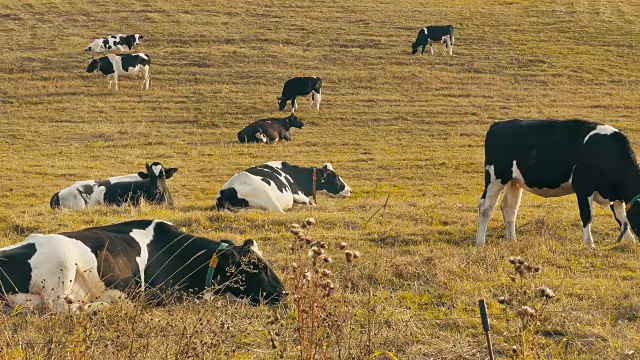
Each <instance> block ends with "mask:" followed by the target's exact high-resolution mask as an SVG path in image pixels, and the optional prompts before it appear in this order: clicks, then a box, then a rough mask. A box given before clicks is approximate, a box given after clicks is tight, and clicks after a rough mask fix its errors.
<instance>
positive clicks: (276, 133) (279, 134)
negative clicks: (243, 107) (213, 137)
mask: <svg viewBox="0 0 640 360" xmlns="http://www.w3.org/2000/svg"><path fill="white" fill-rule="evenodd" d="M303 126H304V123H303V122H302V121H300V119H298V117H296V116H295V115H294V114H291V115H289V116H287V117H285V118H281V119H262V120H258V121H255V122H253V123H251V124H250V125H247V127H245V128H244V129H242V130H240V131H239V132H238V140H239V141H240V142H241V143H251V142H263V143H267V142H268V143H272V142H275V141H278V140H291V133H290V130H291V128H292V127H295V128H298V129H302V127H303Z"/></svg>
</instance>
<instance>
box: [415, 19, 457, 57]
mask: <svg viewBox="0 0 640 360" xmlns="http://www.w3.org/2000/svg"><path fill="white" fill-rule="evenodd" d="M434 41H440V42H442V43H443V44H444V52H445V53H446V52H447V50H448V51H449V55H453V42H454V37H453V26H452V25H438V26H427V27H425V28H422V29H420V31H418V37H416V41H415V42H414V43H413V44H412V45H411V54H414V55H415V53H417V52H418V48H419V47H420V46H422V52H421V53H420V55H422V54H424V48H425V47H427V46H429V49H430V50H431V55H433V45H431V43H432V42H434Z"/></svg>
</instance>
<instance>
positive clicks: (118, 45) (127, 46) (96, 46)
mask: <svg viewBox="0 0 640 360" xmlns="http://www.w3.org/2000/svg"><path fill="white" fill-rule="evenodd" d="M142 39H144V36H142V35H140V34H131V35H125V34H117V35H111V36H108V37H106V38H102V39H95V40H93V42H92V43H91V44H89V46H87V47H86V48H85V49H84V51H93V52H104V51H110V50H120V51H124V50H131V49H133V48H134V47H137V46H138V45H140V40H142Z"/></svg>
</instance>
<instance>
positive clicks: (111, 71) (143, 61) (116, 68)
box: [87, 53, 151, 91]
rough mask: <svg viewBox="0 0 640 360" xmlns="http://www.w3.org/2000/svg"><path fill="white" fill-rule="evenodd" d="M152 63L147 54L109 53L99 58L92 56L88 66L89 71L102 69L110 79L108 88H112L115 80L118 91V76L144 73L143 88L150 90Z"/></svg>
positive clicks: (103, 73)
mask: <svg viewBox="0 0 640 360" xmlns="http://www.w3.org/2000/svg"><path fill="white" fill-rule="evenodd" d="M150 65H151V59H150V58H149V55H147V54H143V53H137V54H122V55H115V54H109V55H107V56H103V57H101V58H99V59H96V58H92V59H91V62H90V63H89V66H87V72H88V73H92V72H94V71H96V70H100V72H101V73H102V75H105V76H106V77H107V80H109V86H108V89H111V83H112V82H114V83H115V89H116V91H117V90H118V78H119V77H120V76H138V75H142V77H144V80H143V81H142V88H143V89H146V90H149V86H150V81H151V80H150V79H149V66H150Z"/></svg>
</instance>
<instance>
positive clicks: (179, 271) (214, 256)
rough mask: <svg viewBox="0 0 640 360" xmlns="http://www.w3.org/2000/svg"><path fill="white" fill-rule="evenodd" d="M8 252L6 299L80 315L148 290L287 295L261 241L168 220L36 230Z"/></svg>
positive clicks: (155, 293) (1, 296)
mask: <svg viewBox="0 0 640 360" xmlns="http://www.w3.org/2000/svg"><path fill="white" fill-rule="evenodd" d="M0 258H1V259H2V261H0V286H2V289H0V290H2V291H0V300H3V301H5V302H8V303H9V304H10V305H11V306H12V307H14V308H15V307H30V308H32V309H42V308H44V310H47V311H54V312H59V313H76V312H78V311H81V310H84V309H92V310H94V309H97V308H100V307H102V306H104V305H108V304H109V303H112V302H115V301H118V300H120V299H129V298H132V297H133V296H139V295H140V294H142V295H143V296H142V298H143V299H144V300H146V301H149V302H151V303H154V304H156V305H162V304H164V303H166V300H167V299H169V300H170V299H181V298H186V297H189V296H196V297H201V296H204V297H208V296H211V295H212V294H219V295H225V294H227V295H230V296H231V297H233V298H240V299H242V300H244V301H248V302H250V303H251V304H254V305H257V304H260V303H263V302H264V303H267V304H277V303H278V302H280V301H281V300H282V299H283V297H284V294H285V293H284V287H283V285H282V283H281V281H280V279H279V278H278V276H277V275H276V274H275V273H274V271H273V270H272V269H271V268H270V267H269V265H268V264H267V263H266V262H265V261H264V260H263V259H262V255H261V254H260V251H259V249H258V247H257V244H256V242H255V241H254V240H246V241H245V242H244V243H243V244H242V245H240V246H237V245H235V244H234V243H233V242H231V241H228V240H223V241H222V242H218V241H213V240H209V239H207V238H204V237H199V236H196V235H191V234H187V233H184V232H183V231H182V230H180V229H179V228H177V227H175V226H173V225H172V224H171V223H168V222H165V221H162V220H135V221H129V222H123V223H119V224H113V225H108V226H100V227H94V228H88V229H84V230H79V231H73V232H63V233H59V234H49V235H42V234H32V235H29V236H28V237H27V238H26V239H25V240H24V241H22V242H20V243H17V244H14V245H11V246H7V247H4V248H0ZM207 264H209V266H207Z"/></svg>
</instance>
